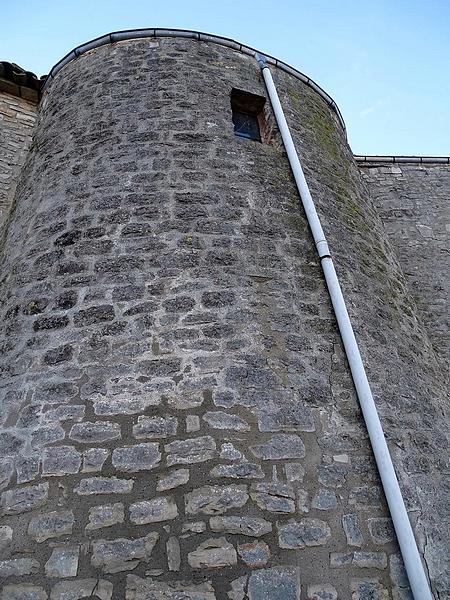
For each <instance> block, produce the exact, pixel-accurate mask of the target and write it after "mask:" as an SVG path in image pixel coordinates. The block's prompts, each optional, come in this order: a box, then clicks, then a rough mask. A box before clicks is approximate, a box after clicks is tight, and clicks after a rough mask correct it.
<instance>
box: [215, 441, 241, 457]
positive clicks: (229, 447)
mask: <svg viewBox="0 0 450 600" xmlns="http://www.w3.org/2000/svg"><path fill="white" fill-rule="evenodd" d="M220 458H224V459H227V460H240V459H241V458H243V454H242V452H239V450H238V449H237V448H235V447H234V446H233V444H232V443H231V442H227V443H226V444H222V445H221V447H220Z"/></svg>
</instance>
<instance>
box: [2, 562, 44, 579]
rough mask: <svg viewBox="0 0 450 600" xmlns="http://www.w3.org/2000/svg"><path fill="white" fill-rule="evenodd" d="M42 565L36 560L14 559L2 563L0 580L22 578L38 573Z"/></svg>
mask: <svg viewBox="0 0 450 600" xmlns="http://www.w3.org/2000/svg"><path fill="white" fill-rule="evenodd" d="M40 566H41V565H40V564H39V563H38V561H37V560H35V559H34V558H13V559H11V560H1V561H0V578H4V579H6V577H22V576H23V575H32V574H34V573H38V572H39V569H40Z"/></svg>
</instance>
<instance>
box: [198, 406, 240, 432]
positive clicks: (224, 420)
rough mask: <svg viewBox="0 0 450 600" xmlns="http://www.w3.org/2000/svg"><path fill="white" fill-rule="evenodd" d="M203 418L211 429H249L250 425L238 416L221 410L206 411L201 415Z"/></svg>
mask: <svg viewBox="0 0 450 600" xmlns="http://www.w3.org/2000/svg"><path fill="white" fill-rule="evenodd" d="M202 418H203V420H204V421H206V423H208V425H209V426H210V427H212V429H233V430H234V431H249V430H250V425H249V424H248V423H247V422H246V421H244V420H243V419H241V418H240V417H238V416H237V415H231V414H229V413H226V412H223V411H221V410H217V411H212V412H211V411H208V412H206V413H205V414H204V415H203V417H202Z"/></svg>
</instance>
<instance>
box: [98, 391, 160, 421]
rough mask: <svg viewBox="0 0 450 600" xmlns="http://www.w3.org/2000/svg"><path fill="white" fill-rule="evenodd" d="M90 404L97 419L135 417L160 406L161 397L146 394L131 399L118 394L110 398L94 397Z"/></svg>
mask: <svg viewBox="0 0 450 600" xmlns="http://www.w3.org/2000/svg"><path fill="white" fill-rule="evenodd" d="M92 403H93V407H94V413H95V414H96V415H97V416H99V417H113V416H116V415H135V414H138V413H142V412H144V411H145V410H147V408H148V407H150V406H158V405H159V404H161V396H160V394H148V395H145V396H137V397H131V398H130V397H128V396H127V395H126V394H118V395H117V396H114V397H112V398H111V397H107V398H104V397H102V396H96V397H94V398H92Z"/></svg>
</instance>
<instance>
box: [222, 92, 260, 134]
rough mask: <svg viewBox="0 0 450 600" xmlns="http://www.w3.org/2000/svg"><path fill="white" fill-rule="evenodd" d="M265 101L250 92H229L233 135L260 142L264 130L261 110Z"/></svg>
mask: <svg viewBox="0 0 450 600" xmlns="http://www.w3.org/2000/svg"><path fill="white" fill-rule="evenodd" d="M265 102H266V99H265V98H264V97H262V96H257V95H256V94H250V92H244V91H243V90H237V89H235V88H233V89H232V90H231V110H232V113H233V125H234V134H235V135H236V136H237V137H241V138H246V139H248V140H255V141H257V142H262V141H263V139H262V136H261V131H262V130H264V121H263V109H264V104H265Z"/></svg>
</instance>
